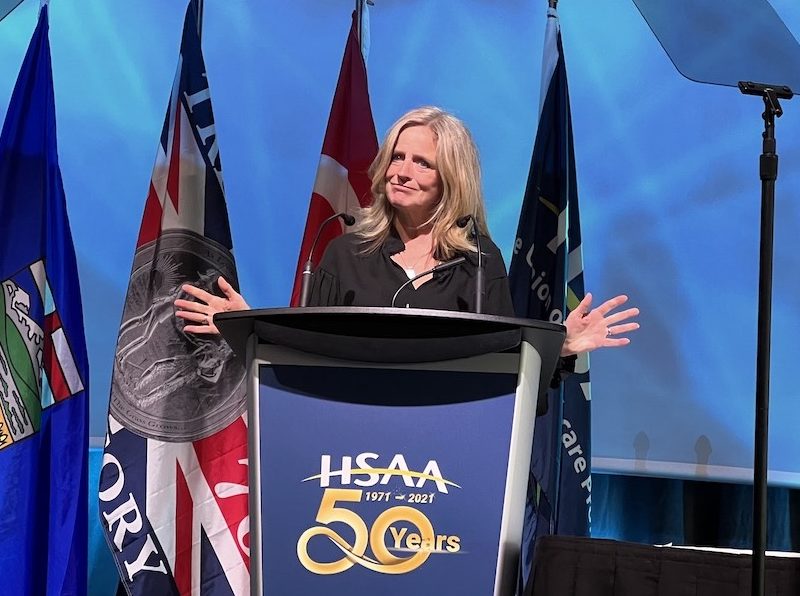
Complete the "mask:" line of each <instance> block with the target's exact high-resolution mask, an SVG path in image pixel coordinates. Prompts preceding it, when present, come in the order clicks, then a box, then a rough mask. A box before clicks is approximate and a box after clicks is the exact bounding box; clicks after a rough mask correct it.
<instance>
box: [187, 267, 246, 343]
mask: <svg viewBox="0 0 800 596" xmlns="http://www.w3.org/2000/svg"><path fill="white" fill-rule="evenodd" d="M217 284H218V285H219V289H220V290H222V293H223V294H225V296H224V297H221V296H216V295H214V294H211V293H210V292H206V291H205V290H203V289H201V288H198V287H197V286H193V285H191V284H183V286H182V289H183V291H184V292H186V293H187V294H189V295H190V296H192V297H194V298H196V299H197V300H183V299H182V298H178V299H177V300H176V301H175V307H176V308H177V309H178V310H176V311H175V316H176V317H180V318H181V319H183V320H184V321H186V325H185V326H184V328H183V330H184V331H186V332H187V333H199V334H219V329H217V326H216V325H215V324H214V319H213V317H214V315H215V314H217V313H218V312H228V311H231V310H249V309H250V306H248V304H247V302H245V300H244V298H242V295H241V294H239V292H237V291H236V290H234V289H233V286H232V285H231V284H229V283H228V281H227V280H226V279H225V278H224V277H220V278H219V279H218V280H217Z"/></svg>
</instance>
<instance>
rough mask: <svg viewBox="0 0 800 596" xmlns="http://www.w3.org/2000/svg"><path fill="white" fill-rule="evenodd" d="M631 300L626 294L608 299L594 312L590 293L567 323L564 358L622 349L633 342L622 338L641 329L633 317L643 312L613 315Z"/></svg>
mask: <svg viewBox="0 0 800 596" xmlns="http://www.w3.org/2000/svg"><path fill="white" fill-rule="evenodd" d="M627 301H628V297H627V296H625V295H624V294H623V295H620V296H615V297H614V298H611V299H610V300H606V301H605V302H603V304H601V305H600V306H598V307H597V308H595V309H592V295H591V294H590V293H587V294H586V297H584V299H583V300H581V303H580V304H579V305H578V307H577V308H576V309H574V310H573V311H572V312H571V313H569V316H568V317H567V320H566V321H564V325H565V326H566V327H567V337H566V339H565V340H564V346H563V347H562V348H561V355H562V356H571V355H573V354H580V353H582V352H591V351H592V350H596V349H597V348H618V347H621V346H627V345H628V344H629V343H631V340H630V339H628V338H627V337H620V335H622V334H625V333H629V332H631V331H635V330H636V329H638V328H639V323H636V322H634V321H631V319H632V318H633V317H636V316H638V315H639V309H638V308H628V309H625V310H622V311H619V312H612V311H613V310H614V309H616V308H618V307H620V306H622V305H623V304H625V303H626V302H627Z"/></svg>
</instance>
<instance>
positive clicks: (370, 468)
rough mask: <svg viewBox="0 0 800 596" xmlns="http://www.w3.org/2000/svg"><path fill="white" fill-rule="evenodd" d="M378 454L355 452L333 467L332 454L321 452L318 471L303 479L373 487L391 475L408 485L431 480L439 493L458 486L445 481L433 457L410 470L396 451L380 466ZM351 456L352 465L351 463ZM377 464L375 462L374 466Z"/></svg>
mask: <svg viewBox="0 0 800 596" xmlns="http://www.w3.org/2000/svg"><path fill="white" fill-rule="evenodd" d="M380 457H381V456H380V455H379V454H377V453H370V452H368V451H367V452H364V453H359V454H358V455H356V456H355V458H353V457H352V456H350V455H345V456H342V463H341V467H340V468H339V469H338V470H334V469H333V468H332V467H331V466H332V457H331V456H330V455H323V456H322V457H321V458H320V465H319V469H320V473H319V474H317V475H315V476H310V477H308V478H305V479H303V482H306V481H308V480H316V479H317V478H319V485H320V487H322V488H325V487H328V486H330V483H331V478H339V485H340V486H348V485H350V484H355V485H356V486H375V485H376V484H384V485H385V484H388V483H389V481H390V480H391V479H392V476H399V477H400V478H402V479H403V483H404V484H405V485H406V486H407V487H408V488H423V487H424V486H425V483H426V482H429V481H430V482H433V483H434V484H435V485H436V488H437V490H438V491H439V492H440V493H444V494H447V486H448V485H449V486H455V487H456V488H461V487H460V486H459V485H458V484H456V483H455V482H451V481H449V480H446V479H445V478H444V476H442V472H441V470H440V469H439V464H438V462H437V461H436V460H435V459H431V460H429V461H428V463H427V464H425V467H424V468H423V469H422V471H421V472H418V471H414V470H412V469H411V468H409V467H408V464H407V463H406V458H405V457H404V456H403V454H402V453H397V454H395V456H394V457H393V458H392V459H391V461H390V462H389V463H388V464H387V465H385V466H382V465H380V464H378V463H377V462H378V460H379V459H380ZM353 459H355V466H353ZM376 464H377V465H376Z"/></svg>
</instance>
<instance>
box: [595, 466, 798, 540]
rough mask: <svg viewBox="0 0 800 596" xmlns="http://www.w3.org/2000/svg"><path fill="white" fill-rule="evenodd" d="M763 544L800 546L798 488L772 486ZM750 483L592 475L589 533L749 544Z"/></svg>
mask: <svg viewBox="0 0 800 596" xmlns="http://www.w3.org/2000/svg"><path fill="white" fill-rule="evenodd" d="M767 502H768V510H769V517H768V520H767V549H768V550H779V551H800V490H797V489H789V488H782V487H770V489H769V491H768V496H767ZM752 532H753V487H752V486H750V485H746V484H726V483H718V482H702V481H693V480H677V479H668V478H650V477H643V476H622V475H606V474H597V473H595V474H593V475H592V536H593V537H596V538H613V539H616V540H625V541H629V542H639V543H643V544H667V543H672V544H676V545H692V546H717V547H727V548H751V547H752V535H753V534H752Z"/></svg>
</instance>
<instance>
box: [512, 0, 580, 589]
mask: <svg viewBox="0 0 800 596" xmlns="http://www.w3.org/2000/svg"><path fill="white" fill-rule="evenodd" d="M509 282H510V285H511V294H512V298H513V301H514V309H515V311H516V314H517V315H518V316H521V317H527V318H531V319H540V320H545V321H551V322H554V323H562V322H563V321H564V320H565V319H566V317H567V315H568V314H569V312H570V311H571V310H572V309H574V308H575V307H576V306H577V305H578V304H579V303H580V301H581V300H582V299H583V296H584V286H583V256H582V248H581V232H580V216H579V212H578V189H577V179H576V174H575V154H574V150H573V146H572V116H571V113H570V105H569V90H568V87H567V70H566V65H565V62H564V52H563V48H562V44H561V30H560V26H559V22H558V15H557V13H556V10H555V9H554V8H550V9H548V14H547V27H546V31H545V48H544V59H543V64H542V98H541V104H540V113H539V127H538V130H537V132H536V140H535V142H534V147H533V157H532V158H531V167H530V172H529V174H528V184H527V187H526V189H525V197H524V200H523V204H522V210H521V214H520V219H519V226H518V228H517V237H516V241H515V245H514V254H513V257H512V259H511V266H510V268H509ZM546 399H547V400H548V408H547V413H546V414H545V415H544V416H540V417H539V418H538V419H537V420H536V430H535V434H534V445H533V454H532V457H531V477H530V481H529V489H528V502H527V507H526V512H525V528H524V535H523V544H522V560H521V565H520V572H521V581H522V583H523V584H525V583H527V580H528V576H529V573H530V568H531V562H532V557H533V544H534V541H535V539H536V537H538V536H542V535H546V534H554V533H557V534H566V535H572V536H587V535H588V534H589V522H590V507H591V486H592V485H591V475H590V474H591V469H590V462H591V445H590V442H591V434H590V413H591V408H590V405H591V401H590V399H591V392H590V385H589V359H588V355H586V354H583V355H581V356H580V357H579V358H578V360H577V363H576V366H575V373H574V374H572V375H569V376H568V377H567V378H566V379H565V380H564V381H563V382H562V383H561V385H560V386H559V387H558V388H557V389H551V390H550V391H549V392H548V393H547V396H546Z"/></svg>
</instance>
